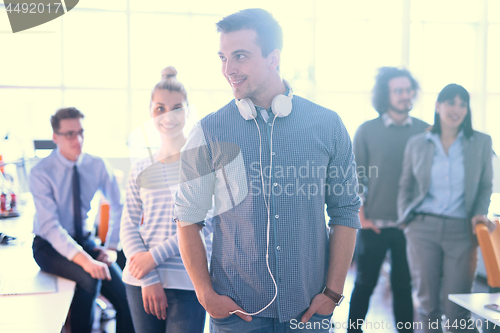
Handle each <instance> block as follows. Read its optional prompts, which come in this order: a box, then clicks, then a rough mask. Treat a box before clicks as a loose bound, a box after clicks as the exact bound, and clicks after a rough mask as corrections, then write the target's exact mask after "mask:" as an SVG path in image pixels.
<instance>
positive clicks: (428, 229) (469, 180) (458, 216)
mask: <svg viewBox="0 0 500 333" xmlns="http://www.w3.org/2000/svg"><path fill="white" fill-rule="evenodd" d="M469 100H470V97H469V93H468V92H467V90H465V88H464V87H462V86H460V85H457V84H449V85H447V86H446V87H444V88H443V90H441V92H440V93H439V96H438V99H437V102H436V111H435V116H434V126H433V127H432V130H430V131H429V132H427V133H422V134H419V135H416V136H414V137H412V138H411V139H410V140H409V141H408V144H407V145H406V150H405V157H404V162H403V173H402V176H401V179H400V182H399V194H398V214H399V222H400V223H405V224H406V227H405V230H404V231H405V235H406V239H407V255H408V262H409V265H410V271H411V274H412V279H413V281H415V286H416V289H417V297H418V300H419V302H420V308H419V310H418V312H419V315H420V317H421V320H422V322H423V330H424V332H433V331H436V332H437V331H439V332H442V331H441V329H442V326H444V327H445V328H447V331H448V330H452V331H456V330H458V331H477V330H476V329H472V327H473V326H474V325H471V320H469V319H470V313H469V312H468V311H467V310H465V309H464V308H462V307H461V306H459V305H457V304H454V303H452V302H451V301H449V300H448V295H449V294H454V293H470V292H471V291H472V283H473V281H474V278H475V271H476V261H477V240H476V237H475V235H474V234H475V226H476V224H478V223H485V224H486V225H488V226H491V227H492V228H494V224H493V223H492V222H491V221H489V220H488V219H487V218H486V214H487V213H488V207H489V204H490V196H491V193H492V160H491V159H492V142H491V137H490V136H488V135H486V134H483V133H480V132H477V131H474V130H473V129H472V121H471V110H470V105H469ZM443 313H444V314H445V315H446V321H444V322H443V323H442V322H441V315H442V314H443ZM433 323H435V324H434V325H433ZM438 323H439V324H438ZM457 327H458V328H457Z"/></svg>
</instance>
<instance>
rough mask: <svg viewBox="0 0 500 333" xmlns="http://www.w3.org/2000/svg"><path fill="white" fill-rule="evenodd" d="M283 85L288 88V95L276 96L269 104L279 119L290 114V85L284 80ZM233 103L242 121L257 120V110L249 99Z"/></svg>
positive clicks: (291, 96) (291, 94) (291, 95)
mask: <svg viewBox="0 0 500 333" xmlns="http://www.w3.org/2000/svg"><path fill="white" fill-rule="evenodd" d="M283 83H284V84H285V86H286V87H287V88H288V95H284V94H279V95H276V96H275V97H274V98H273V101H272V102H271V110H272V111H273V113H274V115H275V116H276V117H280V118H282V117H286V116H288V115H289V114H290V112H292V98H293V91H292V87H290V84H289V83H288V82H286V81H285V80H283ZM235 102H236V105H237V106H238V111H240V114H241V116H242V117H243V119H245V120H252V119H255V118H257V110H256V109H255V105H253V102H252V101H251V100H250V99H249V98H245V99H237V100H235Z"/></svg>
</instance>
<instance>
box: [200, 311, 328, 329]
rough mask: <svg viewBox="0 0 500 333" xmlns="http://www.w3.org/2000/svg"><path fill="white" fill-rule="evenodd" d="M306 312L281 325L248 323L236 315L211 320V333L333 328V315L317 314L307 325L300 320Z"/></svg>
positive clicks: (257, 319) (275, 322)
mask: <svg viewBox="0 0 500 333" xmlns="http://www.w3.org/2000/svg"><path fill="white" fill-rule="evenodd" d="M304 313H305V311H304V312H302V313H301V314H300V315H299V316H297V317H295V318H293V319H292V320H289V321H286V322H282V323H280V322H279V320H278V319H276V318H264V317H253V318H252V321H250V322H247V321H244V320H243V319H241V318H240V317H238V316H237V315H235V314H232V315H230V316H229V317H226V318H221V319H216V318H210V333H229V332H236V333H294V332H297V333H298V332H304V333H305V332H307V333H328V332H329V330H330V327H331V318H332V315H331V314H330V315H326V316H325V315H320V314H317V313H315V314H314V315H313V316H312V317H311V319H309V321H308V322H307V323H302V322H301V321H300V318H302V316H303V315H304Z"/></svg>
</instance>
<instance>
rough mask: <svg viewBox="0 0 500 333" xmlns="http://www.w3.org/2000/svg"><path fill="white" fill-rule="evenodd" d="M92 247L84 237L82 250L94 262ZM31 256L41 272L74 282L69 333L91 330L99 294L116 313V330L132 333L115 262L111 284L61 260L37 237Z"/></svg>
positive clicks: (112, 268) (48, 245)
mask: <svg viewBox="0 0 500 333" xmlns="http://www.w3.org/2000/svg"><path fill="white" fill-rule="evenodd" d="M94 247H95V243H94V241H93V240H92V239H90V238H88V239H86V240H85V241H84V244H83V249H84V250H85V251H86V252H87V253H88V254H90V255H91V256H92V257H93V258H94V259H95V258H97V255H98V254H99V252H98V251H94V250H93V248H94ZM33 257H34V258H35V261H36V263H37V264H38V266H40V269H41V270H42V271H45V272H48V273H51V274H54V275H58V276H61V277H63V278H66V279H68V280H72V281H75V282H76V288H75V295H74V297H73V301H72V303H71V315H70V322H71V333H80V332H81V333H90V332H91V331H92V324H93V322H94V306H95V304H94V302H95V299H96V298H97V296H98V295H99V291H100V292H101V294H102V295H103V296H104V297H106V298H107V299H108V300H109V301H110V302H111V304H113V307H114V308H115V310H116V331H117V332H124V333H129V332H130V333H133V332H134V329H133V326H132V318H131V317H130V310H129V308H128V304H127V297H126V294H125V286H124V284H123V282H122V274H121V270H120V268H119V267H118V265H117V264H116V263H113V265H111V267H109V272H110V274H111V281H107V280H105V281H101V280H96V279H94V278H92V276H90V274H89V273H87V272H85V271H84V270H83V268H82V267H81V266H79V265H77V264H75V263H74V262H72V261H69V260H68V259H67V258H65V257H63V256H62V255H61V254H60V253H59V252H57V251H56V250H55V249H54V248H53V247H52V245H50V243H49V242H47V241H46V240H45V239H43V238H41V237H39V236H36V237H35V239H34V240H33Z"/></svg>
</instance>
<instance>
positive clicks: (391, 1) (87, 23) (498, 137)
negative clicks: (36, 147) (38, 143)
mask: <svg viewBox="0 0 500 333" xmlns="http://www.w3.org/2000/svg"><path fill="white" fill-rule="evenodd" d="M246 6H247V4H246V3H244V2H240V1H230V0H225V1H217V2H207V1H202V0H199V1H198V0H190V1H178V2H170V1H169V2H165V1H154V0H128V1H125V0H114V1H111V0H108V1H98V0H86V1H80V2H79V3H78V5H77V7H76V8H74V9H73V10H72V11H70V12H68V13H67V14H66V15H64V16H62V17H61V18H59V19H56V20H54V21H51V22H49V23H46V24H44V25H41V26H39V27H36V28H33V29H30V30H27V31H25V32H20V33H16V34H9V33H6V32H7V31H9V30H10V26H9V24H8V19H7V15H6V12H5V10H4V8H3V5H1V6H0V30H1V31H3V32H4V33H2V34H0V45H1V49H2V51H3V52H2V66H1V67H0V113H1V119H2V121H0V136H1V135H3V136H2V138H3V137H4V136H5V134H6V133H10V135H9V137H12V138H16V137H17V138H18V139H19V140H17V141H18V142H21V141H22V142H25V143H26V142H28V144H19V145H20V146H23V145H24V146H23V149H26V150H29V143H30V142H31V141H32V140H33V139H48V138H50V137H51V128H50V125H49V116H50V115H51V114H53V112H54V111H55V110H56V109H57V108H59V107H63V106H76V107H78V108H80V109H81V110H82V111H83V112H84V113H85V115H86V119H85V122H86V138H85V140H86V143H85V144H86V150H87V151H89V152H91V153H96V154H99V155H102V156H107V157H114V156H126V155H127V151H128V150H127V146H126V145H127V138H128V135H129V134H130V133H131V132H132V131H133V130H134V129H135V128H137V127H138V126H139V125H140V124H141V123H143V122H144V121H146V120H147V119H148V118H149V113H148V107H149V99H150V94H151V89H152V87H153V86H154V85H155V83H156V82H158V81H159V79H160V71H161V70H162V69H163V68H164V67H166V66H169V65H173V66H175V67H176V68H177V70H178V79H179V80H181V81H182V82H183V83H184V84H185V85H186V88H187V89H188V93H189V101H190V103H191V104H192V105H194V106H195V107H196V110H197V114H198V117H202V116H204V115H206V114H208V113H210V112H213V111H216V110H217V109H218V108H220V107H221V106H223V105H225V104H226V103H228V102H229V101H230V100H231V99H232V94H231V89H230V87H229V85H228V84H227V82H226V81H225V79H224V78H223V76H222V74H221V64H220V61H219V59H218V56H217V51H218V43H219V42H218V34H217V33H216V31H215V23H216V22H217V21H218V20H219V19H221V18H222V17H223V16H224V15H227V14H230V13H233V12H235V11H237V10H239V9H243V8H245V7H246ZM251 6H252V7H261V8H264V9H267V10H269V11H271V12H272V13H273V15H274V16H275V17H276V18H277V20H278V21H279V22H280V23H281V25H282V27H283V30H284V35H285V37H284V49H283V53H282V63H281V73H282V75H283V77H284V78H285V79H287V80H288V81H289V82H290V83H291V84H292V86H293V88H294V91H295V93H296V94H298V95H302V96H304V97H306V98H309V99H311V100H313V101H314V102H317V103H319V104H321V105H324V106H326V107H328V108H331V109H332V110H335V111H336V112H338V113H339V114H340V115H341V117H342V119H343V121H344V123H345V125H346V127H347V129H348V131H349V132H350V134H351V135H353V134H354V133H355V131H356V129H357V127H358V126H359V125H360V124H361V123H362V122H364V121H365V120H367V119H370V118H373V117H376V116H377V114H376V112H375V111H374V110H373V108H372V107H371V102H370V97H371V94H370V91H371V88H372V86H373V84H374V77H375V75H376V71H377V68H379V67H381V66H405V67H407V68H408V69H409V70H410V71H411V72H412V73H413V74H414V75H415V77H416V78H417V79H418V80H419V82H420V84H421V86H422V91H421V94H420V96H419V98H418V100H417V102H416V105H415V108H414V111H412V113H413V114H414V115H415V116H417V117H420V118H422V119H424V120H426V121H428V122H432V121H433V113H434V103H435V100H436V97H437V94H438V92H439V90H440V89H442V88H443V87H444V86H445V85H446V84H448V83H451V82H455V83H459V84H462V85H463V86H465V87H466V88H467V89H468V90H469V92H470V93H471V97H472V102H471V106H472V110H473V121H474V126H475V128H476V129H478V130H481V131H484V132H487V133H488V134H490V135H492V136H493V139H494V147H496V150H497V151H500V133H499V134H497V133H498V132H499V131H497V128H496V124H497V123H498V120H500V117H499V116H498V113H499V112H498V111H499V109H500V62H499V61H498V59H500V46H499V43H498V41H499V40H500V0H480V1H473V0H462V1H457V0H440V1H431V0H418V1H411V0H379V1H371V0H358V1H343V0H313V1H295V0H294V1H290V0H282V1H278V0H277V1H255V2H252V4H251ZM4 120H7V121H4ZM0 141H2V140H0ZM1 144H3V142H2V143H1Z"/></svg>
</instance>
